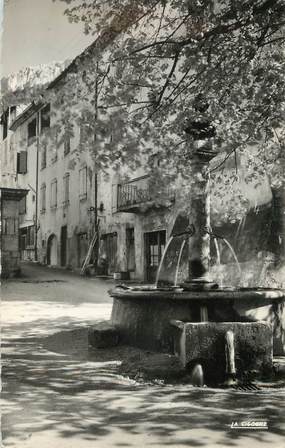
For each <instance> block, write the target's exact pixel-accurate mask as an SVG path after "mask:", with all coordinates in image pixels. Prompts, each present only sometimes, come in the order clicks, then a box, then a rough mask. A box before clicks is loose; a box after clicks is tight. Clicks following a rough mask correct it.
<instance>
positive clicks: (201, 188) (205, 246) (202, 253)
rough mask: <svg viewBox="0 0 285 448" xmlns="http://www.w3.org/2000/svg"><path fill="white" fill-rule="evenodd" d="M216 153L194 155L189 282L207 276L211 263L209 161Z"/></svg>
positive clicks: (197, 152)
mask: <svg viewBox="0 0 285 448" xmlns="http://www.w3.org/2000/svg"><path fill="white" fill-rule="evenodd" d="M215 155H216V153H214V152H207V153H205V152H201V151H199V150H198V151H196V152H195V153H194V154H193V159H194V160H193V162H192V173H193V177H194V179H195V185H194V191H193V193H192V194H193V196H192V198H191V204H190V214H189V221H190V223H191V224H192V225H193V226H194V229H195V232H194V235H193V236H191V237H190V238H189V280H190V281H191V280H196V279H198V278H202V277H204V276H206V275H207V272H208V269H209V262H210V235H209V233H208V232H207V230H208V229H209V228H210V185H209V184H210V177H209V173H208V164H209V161H210V160H211V159H212V158H213V157H214V156H215Z"/></svg>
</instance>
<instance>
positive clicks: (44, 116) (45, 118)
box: [40, 104, 50, 130]
mask: <svg viewBox="0 0 285 448" xmlns="http://www.w3.org/2000/svg"><path fill="white" fill-rule="evenodd" d="M40 115H41V130H43V129H46V128H49V127H50V104H47V105H46V106H45V107H44V108H43V109H42V110H41V112H40Z"/></svg>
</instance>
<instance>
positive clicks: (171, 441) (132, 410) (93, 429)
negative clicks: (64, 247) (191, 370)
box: [2, 322, 285, 447]
mask: <svg viewBox="0 0 285 448" xmlns="http://www.w3.org/2000/svg"><path fill="white" fill-rule="evenodd" d="M37 324H39V325H40V322H38V323H37ZM4 349H5V350H6V351H7V354H6V356H5V357H4V366H3V372H2V378H3V386H4V387H3V388H4V393H3V399H4V401H3V410H4V412H3V414H4V415H3V429H2V434H3V439H4V442H5V441H6V442H5V444H6V446H9V445H10V444H12V445H13V441H15V440H17V441H21V440H25V438H26V437H27V434H28V435H29V434H31V435H33V436H34V435H35V434H36V433H38V432H40V433H42V432H47V433H48V432H49V431H53V432H54V431H55V432H56V434H57V436H58V437H60V438H67V439H71V438H74V437H80V439H81V440H86V441H87V440H89V441H93V442H95V441H97V442H98V444H99V445H98V446H102V447H103V446H105V445H104V441H105V440H106V438H107V439H108V438H110V437H111V438H112V439H114V438H115V440H116V441H115V442H114V444H113V445H112V446H126V447H127V446H133V443H134V442H135V440H136V438H137V437H143V438H144V445H145V446H147V445H148V444H153V443H154V442H156V443H161V445H163V446H173V447H174V446H175V447H178V446H191V447H195V446H209V440H213V437H214V439H216V438H217V440H216V442H217V446H218V445H220V446H227V447H228V446H233V447H234V446H239V444H240V441H241V440H242V439H243V438H248V437H250V439H251V440H252V441H255V442H257V443H259V444H260V443H263V442H264V443H265V442H266V443H267V442H268V443H269V442H270V440H271V437H273V439H274V438H276V436H277V437H278V438H279V437H280V440H282V439H281V438H283V437H284V435H285V433H284V432H283V430H282V424H281V423H282V422H281V421H280V420H281V416H282V415H283V414H284V411H283V410H282V408H283V407H284V394H283V393H282V392H281V391H269V390H263V391H259V392H254V393H252V392H250V393H240V392H236V391H229V390H228V391H222V390H218V391H217V390H212V389H207V388H203V389H196V388H193V387H191V386H188V385H175V386H174V385H173V386H171V385H153V384H138V383H136V382H135V381H132V380H130V379H128V378H124V377H122V376H121V375H120V374H119V367H120V359H116V356H115V350H114V351H111V352H108V351H102V355H100V356H99V355H96V351H95V352H91V353H90V352H88V350H87V332H86V329H82V328H81V329H80V328H77V329H76V328H75V329H73V330H72V331H69V332H61V333H60V334H59V335H57V334H54V335H51V336H47V337H40V338H36V337H30V338H26V337H25V338H14V339H10V340H7V341H4ZM103 352H104V353H103ZM117 353H120V352H117ZM96 356H97V359H96ZM121 356H123V352H122V351H121ZM102 357H103V358H102ZM247 418H251V419H252V418H254V419H263V420H264V419H265V420H267V421H268V425H269V430H268V431H264V430H263V431H262V430H260V431H257V430H255V431H251V432H250V433H249V431H248V430H244V431H239V432H237V431H236V430H233V429H230V427H229V425H230V423H231V422H232V421H240V420H243V421H244V420H246V419H247ZM196 433H199V434H200V436H199V437H197V435H196ZM215 433H216V435H214V434H215ZM147 434H148V438H147V440H146V439H145V437H146V435H147ZM126 437H127V438H126ZM126 440H129V442H126ZM134 445H135V444H134ZM106 446H107V445H106ZM108 446H109V445H108ZM137 446H139V445H137ZM211 446H214V444H213V445H211Z"/></svg>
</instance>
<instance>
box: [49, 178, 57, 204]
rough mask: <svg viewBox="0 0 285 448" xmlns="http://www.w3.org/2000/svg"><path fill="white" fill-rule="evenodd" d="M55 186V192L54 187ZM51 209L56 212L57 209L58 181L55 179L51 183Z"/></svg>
mask: <svg viewBox="0 0 285 448" xmlns="http://www.w3.org/2000/svg"><path fill="white" fill-rule="evenodd" d="M54 185H55V192H54V191H53V186H54ZM50 208H51V209H52V210H55V209H56V208H57V179H53V180H52V181H51V183H50Z"/></svg>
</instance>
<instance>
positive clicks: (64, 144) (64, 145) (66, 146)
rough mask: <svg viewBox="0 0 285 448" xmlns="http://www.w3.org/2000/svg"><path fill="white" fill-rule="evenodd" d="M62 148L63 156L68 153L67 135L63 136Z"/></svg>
mask: <svg viewBox="0 0 285 448" xmlns="http://www.w3.org/2000/svg"><path fill="white" fill-rule="evenodd" d="M63 148H64V150H63V153H64V155H65V156H66V155H67V154H69V153H70V137H69V136H67V135H66V136H64V142H63Z"/></svg>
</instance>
